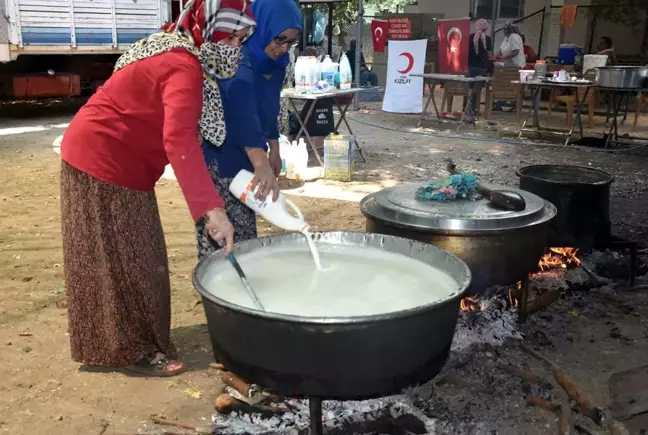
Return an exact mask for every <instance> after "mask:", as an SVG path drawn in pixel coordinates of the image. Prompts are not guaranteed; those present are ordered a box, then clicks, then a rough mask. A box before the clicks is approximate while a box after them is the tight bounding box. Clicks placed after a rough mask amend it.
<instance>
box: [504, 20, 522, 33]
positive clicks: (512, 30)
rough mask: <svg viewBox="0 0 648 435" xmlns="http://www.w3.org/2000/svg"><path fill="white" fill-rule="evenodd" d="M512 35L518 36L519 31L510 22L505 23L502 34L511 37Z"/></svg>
mask: <svg viewBox="0 0 648 435" xmlns="http://www.w3.org/2000/svg"><path fill="white" fill-rule="evenodd" d="M513 33H516V34H518V35H519V34H520V29H518V27H517V26H516V25H515V24H513V23H511V22H510V21H507V22H506V24H504V34H505V35H506V36H509V35H512V34H513Z"/></svg>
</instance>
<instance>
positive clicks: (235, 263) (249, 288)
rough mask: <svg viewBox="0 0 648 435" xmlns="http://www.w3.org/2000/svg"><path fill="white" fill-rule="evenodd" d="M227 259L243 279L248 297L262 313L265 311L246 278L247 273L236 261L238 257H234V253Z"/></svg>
mask: <svg viewBox="0 0 648 435" xmlns="http://www.w3.org/2000/svg"><path fill="white" fill-rule="evenodd" d="M227 259H228V260H229V261H230V263H232V266H234V269H236V273H238V275H239V278H241V283H243V287H245V290H247V292H248V295H249V296H250V299H252V301H253V302H254V305H256V307H257V308H258V309H260V310H261V311H265V308H264V307H263V304H262V303H261V301H260V300H259V297H258V296H257V295H256V293H255V292H254V290H253V289H252V286H251V285H250V283H249V281H248V279H247V277H246V276H245V272H243V269H241V265H240V264H239V262H238V261H237V260H236V257H235V256H234V253H233V252H232V253H231V254H229V255H228V256H227Z"/></svg>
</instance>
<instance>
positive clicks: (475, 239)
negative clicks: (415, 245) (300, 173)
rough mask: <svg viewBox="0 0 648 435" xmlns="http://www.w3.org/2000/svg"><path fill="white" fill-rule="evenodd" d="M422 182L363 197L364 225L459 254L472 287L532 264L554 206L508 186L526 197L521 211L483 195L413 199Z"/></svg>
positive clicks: (479, 289) (515, 274)
mask: <svg viewBox="0 0 648 435" xmlns="http://www.w3.org/2000/svg"><path fill="white" fill-rule="evenodd" d="M422 186H423V184H420V183H412V184H401V185H398V186H394V187H390V188H387V189H384V190H381V191H379V192H376V193H373V194H371V195H368V196H367V197H365V198H364V199H363V200H362V202H361V204H360V207H361V210H362V213H363V214H364V215H365V217H366V218H367V221H366V230H367V231H368V232H372V233H381V234H390V235H396V236H400V237H405V238H409V239H414V240H419V241H423V242H426V243H429V244H431V245H435V246H438V247H440V248H442V249H445V250H446V251H448V252H450V253H452V254H454V255H456V256H457V257H459V258H461V259H462V260H463V261H464V262H465V263H466V264H467V265H468V267H469V268H470V270H471V272H472V276H473V281H472V290H473V292H474V293H483V292H484V291H485V290H486V289H487V288H489V287H491V286H493V285H509V284H513V283H515V282H517V281H520V280H522V279H523V278H525V277H526V276H527V275H528V274H529V273H530V272H533V271H535V270H536V269H537V266H538V261H539V260H540V258H541V257H542V255H543V254H544V251H545V248H546V246H547V236H548V232H549V222H550V221H551V220H552V219H553V218H554V216H555V215H556V207H554V205H553V204H551V203H550V202H549V201H546V200H544V199H542V198H540V197H539V196H537V195H534V194H533V193H530V192H526V191H523V190H519V189H514V188H511V187H508V186H506V187H505V186H497V185H489V184H484V186H485V187H487V188H489V189H491V190H511V191H514V192H517V193H519V194H520V195H521V196H522V197H523V198H524V200H525V201H526V208H525V209H524V210H523V211H517V212H515V211H508V210H502V209H500V208H498V207H496V206H494V205H493V204H491V203H490V202H489V201H488V200H487V199H480V200H477V201H471V200H467V199H461V200H454V201H419V200H417V199H416V198H415V195H416V190H417V189H418V188H419V187H422Z"/></svg>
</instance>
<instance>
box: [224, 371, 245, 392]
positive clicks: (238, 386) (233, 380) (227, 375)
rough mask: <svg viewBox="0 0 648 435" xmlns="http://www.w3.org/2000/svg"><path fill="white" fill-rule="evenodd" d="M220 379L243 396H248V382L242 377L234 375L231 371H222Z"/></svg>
mask: <svg viewBox="0 0 648 435" xmlns="http://www.w3.org/2000/svg"><path fill="white" fill-rule="evenodd" d="M221 380H222V381H223V383H224V384H225V385H227V386H228V387H230V388H233V389H235V390H236V391H238V392H239V393H241V394H242V395H243V396H245V397H250V384H248V383H247V382H245V381H244V380H243V379H241V378H239V377H238V376H236V375H235V374H234V373H231V372H223V373H222V374H221Z"/></svg>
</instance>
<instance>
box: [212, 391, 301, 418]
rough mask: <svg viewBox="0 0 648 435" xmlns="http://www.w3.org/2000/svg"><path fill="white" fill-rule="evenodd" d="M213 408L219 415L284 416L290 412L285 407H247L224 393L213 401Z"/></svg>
mask: <svg viewBox="0 0 648 435" xmlns="http://www.w3.org/2000/svg"><path fill="white" fill-rule="evenodd" d="M214 408H215V409H216V411H218V412H219V413H221V414H229V413H230V412H234V411H240V412H249V413H254V412H260V413H264V414H285V413H287V412H292V411H291V410H290V409H289V408H287V407H285V406H267V405H248V404H247V403H243V402H241V401H240V400H238V399H236V398H234V397H232V396H230V395H229V394H226V393H223V394H220V395H219V396H218V397H216V400H214Z"/></svg>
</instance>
